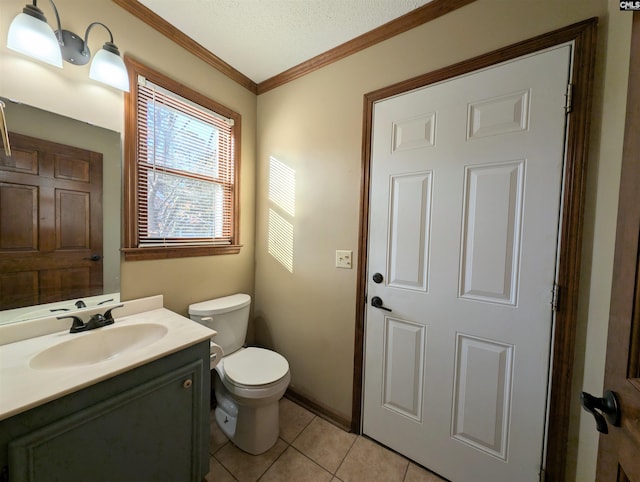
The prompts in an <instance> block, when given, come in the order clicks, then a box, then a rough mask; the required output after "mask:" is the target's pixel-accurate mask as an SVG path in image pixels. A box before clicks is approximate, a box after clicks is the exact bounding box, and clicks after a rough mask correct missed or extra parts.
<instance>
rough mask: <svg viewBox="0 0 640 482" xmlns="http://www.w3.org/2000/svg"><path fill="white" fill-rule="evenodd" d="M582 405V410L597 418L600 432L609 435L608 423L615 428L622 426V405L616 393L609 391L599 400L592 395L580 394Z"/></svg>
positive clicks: (597, 426)
mask: <svg viewBox="0 0 640 482" xmlns="http://www.w3.org/2000/svg"><path fill="white" fill-rule="evenodd" d="M580 403H581V404H582V408H584V409H585V410H586V411H587V412H590V413H591V414H592V415H593V418H595V420H596V428H597V429H598V432H600V433H605V434H606V433H609V428H608V427H607V421H608V422H609V423H610V424H611V425H613V426H614V427H619V426H620V403H619V402H618V397H617V395H616V394H615V393H614V392H612V391H610V390H607V391H606V392H604V397H602V398H597V397H594V396H593V395H591V394H590V393H586V392H582V393H581V394H580ZM605 417H606V421H605Z"/></svg>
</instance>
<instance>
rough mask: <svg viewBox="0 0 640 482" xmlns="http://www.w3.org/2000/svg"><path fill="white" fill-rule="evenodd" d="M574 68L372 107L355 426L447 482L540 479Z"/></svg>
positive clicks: (477, 78) (505, 69)
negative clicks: (360, 391)
mask: <svg viewBox="0 0 640 482" xmlns="http://www.w3.org/2000/svg"><path fill="white" fill-rule="evenodd" d="M570 64H571V46H570V45H564V46H561V47H558V48H554V49H551V50H548V51H545V52H543V53H538V54H535V55H530V56H527V57H524V58H520V59H516V60H514V61H510V62H507V63H504V64H500V65H498V66H495V67H492V68H489V69H485V70H482V71H479V72H475V73H472V74H469V75H465V76H462V77H458V78H455V79H452V80H449V81H446V82H442V83H439V84H436V85H432V86H429V87H425V88H422V89H419V90H416V91H412V92H409V93H406V94H403V95H399V96H396V97H393V98H390V99H385V100H384V101H380V102H378V103H377V104H376V105H375V107H374V118H373V119H374V121H373V141H372V142H373V145H372V166H371V196H370V200H371V201H370V211H369V212H370V220H369V223H370V226H369V236H370V237H369V247H368V249H369V253H368V260H369V261H368V286H367V290H368V292H367V299H368V302H369V303H368V308H367V312H366V328H365V330H366V333H365V374H364V407H363V429H364V433H365V434H366V435H368V436H370V437H372V438H373V439H375V440H378V441H380V442H381V443H383V444H385V445H388V446H389V447H391V448H393V449H395V450H396V451H398V452H400V453H402V454H404V455H406V456H407V457H409V458H411V459H413V460H415V461H416V462H418V463H420V464H422V465H424V466H425V467H428V468H430V469H431V470H433V471H435V472H437V473H439V474H441V475H442V476H444V477H447V478H449V479H450V480H452V481H454V482H484V481H487V482H489V481H491V482H498V481H504V482H515V481H517V482H527V481H534V480H536V481H537V480H539V472H540V469H541V464H542V453H543V440H544V428H545V414H546V403H547V386H548V379H549V376H548V375H549V360H550V345H551V329H552V320H553V312H552V307H551V301H552V291H553V286H554V280H555V272H556V254H557V253H556V252H557V244H558V223H559V216H560V199H561V191H562V173H563V160H564V135H565V120H566V114H565V108H564V107H565V92H566V88H567V84H568V83H569V75H570V74H569V72H570ZM375 274H378V275H382V281H380V276H374V275H375ZM374 278H375V280H374ZM374 297H378V298H379V299H378V300H375V301H378V302H379V301H380V300H381V301H382V307H373V306H371V302H372V301H373V300H374ZM387 310H391V311H387Z"/></svg>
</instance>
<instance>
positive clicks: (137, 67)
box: [121, 56, 242, 261]
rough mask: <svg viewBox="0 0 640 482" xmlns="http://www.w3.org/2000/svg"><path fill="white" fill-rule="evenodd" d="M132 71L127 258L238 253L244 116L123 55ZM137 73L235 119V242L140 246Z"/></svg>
mask: <svg viewBox="0 0 640 482" xmlns="http://www.w3.org/2000/svg"><path fill="white" fill-rule="evenodd" d="M124 61H125V64H126V66H127V70H128V72H129V85H130V86H131V87H132V88H131V92H128V93H126V94H125V99H124V106H125V108H124V113H125V122H124V124H125V136H124V232H123V243H124V244H123V248H122V250H121V251H122V253H123V254H124V259H125V261H139V260H153V259H170V258H185V257H196V256H215V255H224V254H238V253H239V252H240V249H241V248H242V245H241V244H240V243H239V242H238V241H239V239H240V201H239V198H240V189H239V180H240V159H241V158H240V144H241V135H242V134H241V133H242V123H241V116H240V114H238V113H237V112H235V111H233V110H231V109H229V108H228V107H225V106H224V105H222V104H219V103H218V102H216V101H214V100H212V99H209V98H208V97H206V96H204V95H202V94H200V93H199V92H196V91H195V90H192V89H189V88H188V87H185V86H184V85H182V84H180V83H179V82H177V81H175V80H173V79H171V78H169V77H167V76H166V75H164V74H161V73H159V72H157V71H155V70H153V69H151V68H150V67H147V66H146V65H144V64H142V63H140V62H138V61H136V60H134V59H132V58H131V57H129V56H125V57H124ZM138 75H143V76H144V77H145V78H148V79H149V80H151V81H152V82H154V83H155V84H157V85H161V86H162V87H164V88H166V89H168V90H170V91H172V92H174V93H176V94H178V95H181V96H183V97H185V98H188V99H190V100H192V101H194V102H196V103H197V104H200V105H202V106H204V107H206V108H208V109H210V110H213V111H215V112H218V113H219V114H222V115H223V116H225V117H228V118H230V119H233V121H234V164H235V172H234V183H235V194H234V196H233V201H232V204H233V213H234V216H233V226H232V242H231V244H229V245H219V246H207V245H201V246H168V247H143V248H140V247H138V215H137V211H138V210H137V207H138V195H137V169H136V168H137V155H136V149H137V147H136V144H137V142H136V137H137V133H136V132H137V127H136V125H137V114H138V112H137V101H136V89H135V86H136V85H137V82H138V80H137V79H138Z"/></svg>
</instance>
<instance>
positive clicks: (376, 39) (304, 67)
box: [112, 0, 475, 95]
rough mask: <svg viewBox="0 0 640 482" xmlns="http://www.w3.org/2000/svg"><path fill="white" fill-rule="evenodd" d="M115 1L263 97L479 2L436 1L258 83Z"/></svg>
mask: <svg viewBox="0 0 640 482" xmlns="http://www.w3.org/2000/svg"><path fill="white" fill-rule="evenodd" d="M112 1H113V2H114V3H115V4H117V5H119V6H120V7H122V8H123V9H125V10H126V11H128V12H129V13H130V14H132V15H133V16H135V17H138V18H139V19H140V20H142V21H143V22H145V23H146V24H147V25H149V26H151V27H152V28H154V29H156V30H157V31H158V32H160V33H161V34H163V35H165V36H166V37H168V38H169V39H170V40H172V41H173V42H175V43H176V44H178V45H180V46H181V47H183V48H184V49H186V50H187V51H189V52H190V53H192V54H193V55H195V56H196V57H198V58H199V59H201V60H202V61H204V62H206V63H207V64H209V65H210V66H211V67H213V68H214V69H216V70H218V71H220V72H221V73H223V74H224V75H226V76H227V77H229V78H230V79H232V80H234V81H235V82H237V83H238V84H240V85H241V86H243V87H245V88H246V89H248V90H249V91H251V92H253V93H254V94H257V95H260V94H263V93H265V92H267V91H269V90H272V89H275V88H276V87H279V86H281V85H283V84H286V83H288V82H291V81H292V80H295V79H298V78H300V77H302V76H304V75H307V74H309V73H311V72H313V71H315V70H318V69H320V68H322V67H325V66H327V65H329V64H331V63H333V62H337V61H338V60H341V59H343V58H345V57H348V56H349V55H352V54H354V53H356V52H359V51H361V50H364V49H366V48H368V47H371V46H372V45H375V44H377V43H380V42H382V41H384V40H387V39H390V38H391V37H394V36H396V35H398V34H401V33H403V32H406V31H407V30H411V29H412V28H415V27H418V26H420V25H422V24H424V23H427V22H430V21H431V20H434V19H436V18H438V17H441V16H443V15H445V14H447V13H449V12H452V11H453V10H456V9H458V8H460V7H463V6H465V5H467V4H469V3H472V2H474V1H475V0H432V1H431V2H429V3H427V4H426V5H423V6H422V7H419V8H417V9H415V10H412V11H411V12H409V13H407V14H405V15H403V16H401V17H398V18H397V19H395V20H392V21H390V22H387V23H385V24H384V25H381V26H380V27H378V28H375V29H373V30H371V31H369V32H367V33H365V34H362V35H360V36H359V37H356V38H354V39H352V40H349V41H348V42H345V43H343V44H341V45H338V46H337V47H335V48H333V49H331V50H328V51H326V52H324V53H322V54H320V55H317V56H315V57H313V58H311V59H309V60H307V61H305V62H302V63H300V64H298V65H296V66H294V67H292V68H290V69H287V70H285V71H284V72H282V73H280V74H278V75H275V76H273V77H271V78H269V79H267V80H265V81H263V82H260V83H258V84H257V83H255V82H254V81H252V80H251V79H250V78H249V77H247V76H246V75H244V74H243V73H242V72H239V71H238V70H236V69H234V68H233V67H232V66H231V65H229V64H228V63H226V62H225V61H224V60H222V59H220V58H219V57H217V56H216V55H214V54H213V53H212V52H211V51H209V50H207V49H206V48H204V47H203V46H202V45H200V44H199V43H198V42H196V41H195V40H193V39H192V38H191V37H189V36H187V35H186V34H184V33H183V32H181V31H180V30H178V29H177V28H176V27H174V26H173V25H171V24H170V23H169V22H167V21H166V20H164V19H163V18H162V17H160V16H159V15H157V14H156V13H154V12H153V11H151V10H150V9H149V8H147V7H145V6H144V5H142V4H141V3H140V2H138V1H137V0H112Z"/></svg>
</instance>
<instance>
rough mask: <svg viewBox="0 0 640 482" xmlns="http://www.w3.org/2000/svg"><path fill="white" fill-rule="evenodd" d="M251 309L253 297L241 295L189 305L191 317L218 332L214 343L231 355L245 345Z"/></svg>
mask: <svg viewBox="0 0 640 482" xmlns="http://www.w3.org/2000/svg"><path fill="white" fill-rule="evenodd" d="M250 307H251V296H249V295H246V294H243V293H239V294H236V295H231V296H225V297H223V298H215V299H213V300H208V301H202V302H200V303H194V304H192V305H189V317H190V318H191V319H192V320H193V321H197V322H198V323H201V324H203V325H205V326H207V327H209V328H211V329H212V330H216V331H217V332H218V334H217V335H216V336H215V337H214V339H213V341H214V342H215V343H217V344H218V345H220V346H221V347H222V350H223V351H224V354H225V355H229V354H230V353H233V352H234V351H236V350H238V349H239V348H241V347H242V345H244V341H245V338H246V336H247V325H248V323H249V310H250Z"/></svg>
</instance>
